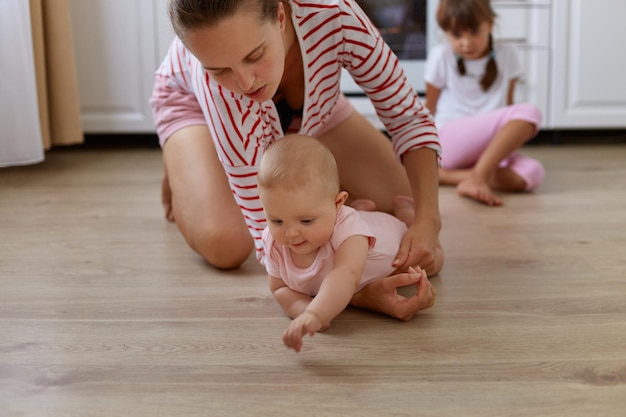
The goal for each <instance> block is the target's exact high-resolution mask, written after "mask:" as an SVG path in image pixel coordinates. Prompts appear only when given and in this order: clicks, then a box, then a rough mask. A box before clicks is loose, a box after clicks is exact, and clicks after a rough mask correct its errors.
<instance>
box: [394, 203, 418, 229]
mask: <svg viewBox="0 0 626 417" xmlns="http://www.w3.org/2000/svg"><path fill="white" fill-rule="evenodd" d="M413 204H414V203H413V198H412V197H409V196H406V195H397V196H394V197H393V215H394V216H396V217H397V218H398V219H400V220H401V221H403V222H404V224H406V227H409V226H411V225H412V224H413V220H415V208H414V207H413Z"/></svg>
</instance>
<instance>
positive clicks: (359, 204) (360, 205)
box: [350, 198, 376, 211]
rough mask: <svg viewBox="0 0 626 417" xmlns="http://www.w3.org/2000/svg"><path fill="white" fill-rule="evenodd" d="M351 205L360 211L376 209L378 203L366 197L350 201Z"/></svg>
mask: <svg viewBox="0 0 626 417" xmlns="http://www.w3.org/2000/svg"><path fill="white" fill-rule="evenodd" d="M350 207H352V208H353V209H355V210H360V211H374V210H376V203H375V202H374V201H372V200H367V199H365V198H359V199H357V200H354V201H353V202H352V203H350Z"/></svg>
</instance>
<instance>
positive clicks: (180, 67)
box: [151, 0, 441, 262]
mask: <svg viewBox="0 0 626 417" xmlns="http://www.w3.org/2000/svg"><path fill="white" fill-rule="evenodd" d="M290 3H291V8H292V20H293V23H294V28H295V31H296V34H297V37H298V40H299V42H300V48H301V50H302V51H303V58H302V60H303V64H304V77H305V99H304V107H303V114H302V123H301V127H300V133H302V134H306V135H310V136H314V137H315V136H316V135H317V134H318V132H319V131H320V129H321V128H322V126H324V123H325V121H326V119H327V118H328V116H329V115H330V113H331V110H332V109H333V108H334V106H335V104H336V103H337V99H338V97H339V95H340V91H341V90H340V86H339V81H340V77H341V69H342V68H345V69H347V70H348V72H349V73H350V74H351V76H352V77H353V78H354V80H355V81H356V83H357V84H358V85H359V86H360V87H361V88H362V89H363V91H364V92H365V93H366V94H367V96H368V97H369V99H370V100H371V101H372V103H373V105H374V106H375V108H376V112H377V114H378V117H379V118H380V119H381V121H382V122H383V123H384V125H385V128H386V129H387V132H388V133H389V134H390V136H391V138H392V143H393V147H394V151H395V152H396V155H398V157H401V156H402V155H403V154H404V153H406V152H408V151H410V150H413V149H417V148H421V147H429V148H432V149H434V150H435V151H436V152H437V153H438V154H439V153H440V152H441V148H440V145H439V139H438V137H437V131H436V128H435V125H434V123H433V121H432V118H431V117H430V115H429V113H428V112H427V111H426V110H425V108H424V107H423V106H422V104H421V103H420V101H419V98H418V96H417V93H416V92H415V90H414V88H413V87H412V86H411V85H409V83H408V80H407V79H406V77H405V75H404V72H403V70H402V68H401V67H400V64H399V62H398V59H397V58H396V56H395V55H394V54H393V52H392V51H391V49H390V48H389V47H388V46H387V44H386V43H385V42H384V41H383V39H382V38H381V37H380V34H379V33H378V31H377V29H376V28H375V27H374V26H373V25H372V23H371V22H370V20H369V19H368V18H367V16H366V15H365V14H364V12H363V11H362V10H361V9H360V8H359V6H358V5H357V4H356V3H355V2H354V0H323V1H315V2H305V1H299V0H291V2H290ZM287 70H288V69H287ZM156 76H157V82H156V83H155V90H154V92H153V96H152V99H151V102H152V106H153V112H154V117H155V121H156V125H157V133H158V135H159V137H160V138H161V143H163V142H164V141H165V140H166V139H167V138H168V137H169V136H170V135H171V134H172V133H174V132H175V131H176V130H178V129H180V128H182V127H184V126H189V125H193V124H207V125H208V128H209V131H210V133H211V136H212V138H213V141H214V142H215V147H216V149H217V153H218V157H219V159H220V161H221V163H222V164H223V166H224V169H225V171H226V174H227V176H228V179H229V182H230V188H231V190H232V191H233V194H234V197H235V200H236V201H237V203H238V205H239V207H240V208H241V211H242V213H243V215H244V218H245V220H246V223H247V225H248V228H249V230H250V233H251V234H252V236H253V237H254V239H255V246H256V251H257V258H258V259H259V260H260V261H261V262H262V261H263V257H264V253H263V243H262V240H261V233H262V231H263V229H264V228H265V226H266V221H265V216H264V213H263V208H262V206H261V202H260V199H259V195H258V191H257V185H256V174H257V167H258V164H259V162H260V158H261V155H262V154H263V151H264V150H265V149H266V147H267V146H268V145H269V144H270V143H272V142H274V141H275V140H277V139H279V138H281V137H282V136H284V132H283V130H282V127H281V124H280V119H279V116H278V112H277V110H276V107H275V105H274V103H273V102H272V101H271V100H270V101H267V102H264V103H258V102H255V101H253V100H251V99H249V98H247V97H245V96H242V95H239V94H235V93H233V92H231V91H229V90H226V89H224V88H223V87H221V86H220V85H218V84H217V83H216V82H215V81H214V80H213V79H212V78H211V77H210V76H209V73H208V72H207V71H206V70H204V69H203V67H202V64H201V63H200V62H199V61H198V60H197V59H196V58H195V57H194V56H193V55H192V54H191V53H190V52H189V51H188V50H187V49H186V48H185V46H184V45H183V43H182V42H181V41H180V40H179V39H175V40H174V41H173V43H172V45H171V47H170V50H169V52H168V55H167V56H166V57H165V59H164V61H163V63H162V64H161V66H160V68H159V69H158V70H157V73H156Z"/></svg>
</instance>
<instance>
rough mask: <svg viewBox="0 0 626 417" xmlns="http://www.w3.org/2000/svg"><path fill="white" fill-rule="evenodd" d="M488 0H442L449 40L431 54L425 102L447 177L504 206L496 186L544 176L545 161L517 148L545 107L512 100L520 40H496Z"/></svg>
mask: <svg viewBox="0 0 626 417" xmlns="http://www.w3.org/2000/svg"><path fill="white" fill-rule="evenodd" d="M495 17H496V15H495V13H494V11H493V9H492V8H491V5H490V3H489V0H441V1H440V3H439V8H438V10H437V21H438V23H439V26H440V27H441V29H443V30H444V32H445V33H446V36H447V39H448V41H449V42H448V43H447V44H442V45H438V46H436V47H435V48H434V49H433V50H432V51H431V52H430V53H429V55H428V59H427V63H426V70H425V81H426V107H427V108H428V109H429V110H430V111H431V113H432V114H434V115H435V121H436V123H437V127H438V128H439V137H440V141H441V146H442V149H443V155H442V161H441V164H442V168H441V169H440V172H439V182H440V184H447V185H456V187H457V191H458V193H459V194H460V195H462V196H465V197H469V198H472V199H474V200H476V201H479V202H481V203H484V204H487V205H492V206H493V205H496V206H497V205H501V204H502V200H501V199H500V198H499V197H498V196H496V195H495V194H494V192H493V191H492V190H494V189H495V190H500V191H529V190H533V189H535V188H536V187H537V186H539V184H540V183H541V181H542V180H543V177H544V170H543V167H542V165H541V163H539V162H538V161H536V160H534V159H531V158H529V157H526V156H523V155H521V154H519V153H517V152H515V151H516V150H517V149H518V148H520V147H521V146H522V145H523V144H524V143H526V142H527V141H528V140H530V139H531V138H532V137H534V136H535V135H536V133H537V131H538V129H539V127H540V125H541V113H540V111H539V109H538V108H537V107H535V106H533V105H530V104H513V96H514V91H515V84H516V81H517V79H518V78H519V76H520V75H521V68H520V63H519V59H518V57H517V55H516V51H515V49H514V46H512V45H508V44H497V43H494V42H493V37H492V35H491V31H492V29H493V26H494V21H495Z"/></svg>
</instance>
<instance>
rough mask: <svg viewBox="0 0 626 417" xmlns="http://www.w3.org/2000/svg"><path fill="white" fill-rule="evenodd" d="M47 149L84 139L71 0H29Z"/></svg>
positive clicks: (43, 137) (40, 105)
mask: <svg viewBox="0 0 626 417" xmlns="http://www.w3.org/2000/svg"><path fill="white" fill-rule="evenodd" d="M29 1H30V13H31V14H30V16H31V25H32V35H33V50H34V57H35V76H36V80H37V98H38V101H39V119H40V124H41V136H42V141H43V147H44V149H49V148H50V147H51V146H54V145H72V144H78V143H82V142H83V126H82V122H81V118H80V99H79V94H78V77H77V74H76V59H75V56H74V41H73V36H72V24H71V15H70V3H69V0H29Z"/></svg>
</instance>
